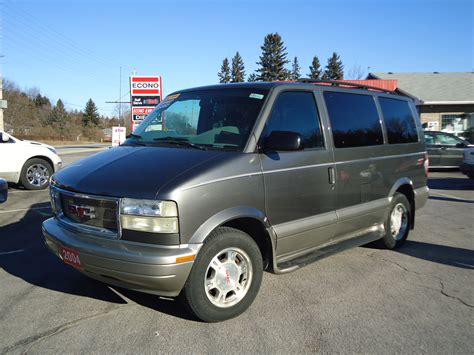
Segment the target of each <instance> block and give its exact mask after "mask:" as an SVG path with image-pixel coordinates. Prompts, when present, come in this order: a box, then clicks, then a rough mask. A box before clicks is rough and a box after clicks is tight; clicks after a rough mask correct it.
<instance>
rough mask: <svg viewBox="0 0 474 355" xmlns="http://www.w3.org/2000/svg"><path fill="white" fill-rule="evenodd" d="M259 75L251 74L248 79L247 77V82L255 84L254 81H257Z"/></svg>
mask: <svg viewBox="0 0 474 355" xmlns="http://www.w3.org/2000/svg"><path fill="white" fill-rule="evenodd" d="M257 80H258V79H257V74H255V73H252V74H250V75H249V76H248V77H247V81H248V82H249V83H250V82H254V81H257Z"/></svg>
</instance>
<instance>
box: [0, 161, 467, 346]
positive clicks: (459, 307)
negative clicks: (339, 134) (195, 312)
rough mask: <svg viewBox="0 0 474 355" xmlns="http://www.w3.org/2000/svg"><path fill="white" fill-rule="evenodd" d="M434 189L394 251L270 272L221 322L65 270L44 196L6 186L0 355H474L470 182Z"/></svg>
mask: <svg viewBox="0 0 474 355" xmlns="http://www.w3.org/2000/svg"><path fill="white" fill-rule="evenodd" d="M85 155H86V154H68V155H65V156H63V160H64V164H65V165H67V164H68V163H70V162H72V161H74V160H76V159H78V158H80V157H82V156H85ZM429 185H430V187H431V195H430V199H429V201H428V203H427V206H426V207H425V208H424V209H422V210H421V211H419V212H418V215H417V220H416V229H415V230H414V231H413V232H412V233H411V234H410V237H409V240H408V241H407V243H406V244H405V245H404V246H403V247H402V248H400V249H399V250H397V251H387V250H379V249H375V248H372V247H359V248H354V249H351V250H348V251H345V252H343V253H340V254H337V255H334V256H331V257H328V258H326V259H323V260H320V261H318V262H316V263H314V264H311V265H308V266H306V267H304V268H302V269H300V270H298V271H296V272H293V273H289V274H285V275H278V276H277V275H273V274H270V273H265V274H264V278H263V282H262V287H261V289H260V293H259V295H258V296H257V299H256V300H255V302H254V304H253V305H252V306H251V307H250V309H249V310H247V312H245V313H244V314H242V315H241V316H240V317H238V318H236V319H232V320H229V321H226V322H223V323H217V324H205V323H201V322H198V321H196V320H193V319H191V318H190V317H189V316H188V315H187V314H186V313H185V312H184V311H183V309H182V307H181V306H180V304H179V302H177V301H173V300H168V299H160V298H158V297H156V296H152V295H146V294H141V293H138V292H132V291H127V290H123V289H119V288H112V287H109V286H106V285H105V284H102V283H100V282H97V281H94V280H91V279H88V278H87V277H85V276H83V275H81V274H80V273H79V272H77V271H76V270H74V269H73V268H72V267H70V266H67V265H65V264H64V263H62V262H61V261H60V260H59V259H57V258H56V257H55V256H53V255H52V254H51V253H50V252H49V251H48V250H47V249H46V248H45V246H44V245H43V241H42V236H41V229H40V225H41V221H43V220H44V219H46V218H48V217H49V216H50V213H51V211H50V208H49V202H48V192H47V191H39V192H31V191H24V190H21V189H19V188H11V189H10V191H9V192H10V195H9V200H8V201H7V203H6V204H3V205H0V353H25V352H31V353H65V352H66V353H79V352H81V353H150V352H166V353H169V352H173V353H183V352H186V353H188V352H206V353H209V352H210V353H220V352H231V353H255V352H260V353H269V352H272V353H273V352H278V353H290V352H291V353H295V352H297V353H303V352H304V353H308V352H344V353H347V352H357V353H437V354H445V353H463V354H468V353H472V351H473V350H472V349H474V336H473V335H474V317H473V316H474V312H473V307H474V277H473V276H474V273H473V270H474V218H473V217H474V180H469V179H467V178H466V177H464V176H463V175H461V174H460V173H459V172H453V171H450V172H435V173H431V175H430V182H429Z"/></svg>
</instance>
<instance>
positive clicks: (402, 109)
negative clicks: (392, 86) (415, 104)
mask: <svg viewBox="0 0 474 355" xmlns="http://www.w3.org/2000/svg"><path fill="white" fill-rule="evenodd" d="M379 103H380V107H381V109H382V114H383V118H384V121H385V128H386V130H387V138H388V143H389V144H398V143H413V142H418V133H417V130H416V124H415V117H413V114H412V112H411V110H410V106H409V104H408V102H407V101H402V100H397V99H390V98H386V97H379Z"/></svg>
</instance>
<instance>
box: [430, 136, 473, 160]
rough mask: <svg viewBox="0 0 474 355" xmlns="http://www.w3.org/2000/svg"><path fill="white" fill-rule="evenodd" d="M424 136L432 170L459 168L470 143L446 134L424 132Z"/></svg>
mask: <svg viewBox="0 0 474 355" xmlns="http://www.w3.org/2000/svg"><path fill="white" fill-rule="evenodd" d="M424 135H425V144H426V151H427V153H428V157H429V159H430V168H459V166H460V165H461V163H462V160H463V152H464V148H466V147H469V146H470V143H469V142H468V141H466V140H464V139H461V138H459V137H457V136H455V135H454V134H451V133H446V132H438V131H424Z"/></svg>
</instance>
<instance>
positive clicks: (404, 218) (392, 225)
mask: <svg viewBox="0 0 474 355" xmlns="http://www.w3.org/2000/svg"><path fill="white" fill-rule="evenodd" d="M411 215H412V211H411V206H410V202H409V201H408V199H407V197H406V196H405V195H404V194H401V193H399V192H396V193H395V195H393V199H392V203H391V207H390V212H389V213H388V216H387V219H386V221H385V224H384V227H385V236H384V237H383V238H382V239H379V240H378V241H377V242H376V244H377V246H378V247H380V248H385V249H396V248H398V247H400V246H402V245H403V243H405V241H406V240H407V238H408V234H409V233H410V228H411Z"/></svg>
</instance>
